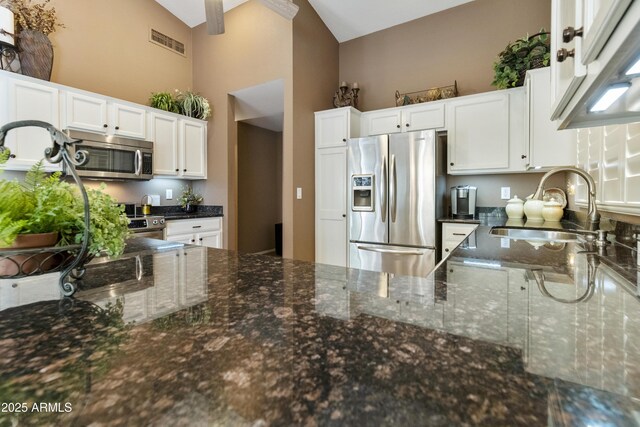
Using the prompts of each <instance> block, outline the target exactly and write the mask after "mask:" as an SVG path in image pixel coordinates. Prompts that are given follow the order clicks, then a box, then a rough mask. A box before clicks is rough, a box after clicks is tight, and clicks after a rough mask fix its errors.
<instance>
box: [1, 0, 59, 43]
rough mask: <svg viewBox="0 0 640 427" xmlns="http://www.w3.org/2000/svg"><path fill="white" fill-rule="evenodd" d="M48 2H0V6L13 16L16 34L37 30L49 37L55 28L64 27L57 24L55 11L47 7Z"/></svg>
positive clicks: (25, 0) (12, 0) (18, 0)
mask: <svg viewBox="0 0 640 427" xmlns="http://www.w3.org/2000/svg"><path fill="white" fill-rule="evenodd" d="M50 1H51V0H44V1H43V2H42V3H35V2H33V1H32V0H0V6H4V7H6V8H7V9H9V10H10V11H11V12H13V14H14V15H15V21H16V30H17V32H20V31H22V30H37V31H40V32H42V33H43V34H44V35H49V34H51V33H53V32H54V31H55V30H56V28H64V25H63V24H61V23H60V22H58V16H57V15H56V9H55V8H54V7H48V5H47V4H48V3H49V2H50Z"/></svg>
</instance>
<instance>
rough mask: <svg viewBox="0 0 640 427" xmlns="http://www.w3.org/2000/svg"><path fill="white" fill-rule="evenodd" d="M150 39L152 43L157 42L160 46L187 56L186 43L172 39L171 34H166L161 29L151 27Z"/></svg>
mask: <svg viewBox="0 0 640 427" xmlns="http://www.w3.org/2000/svg"><path fill="white" fill-rule="evenodd" d="M149 41H150V42H151V43H155V44H157V45H159V46H162V47H165V48H167V49H170V50H172V51H174V52H175V53H179V54H180V55H182V56H186V54H185V48H184V43H182V42H179V41H178V40H175V39H172V38H171V37H169V36H165V35H164V34H162V33H161V32H160V31H156V30H154V29H153V28H152V29H151V34H150V35H149Z"/></svg>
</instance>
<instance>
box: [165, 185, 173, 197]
mask: <svg viewBox="0 0 640 427" xmlns="http://www.w3.org/2000/svg"><path fill="white" fill-rule="evenodd" d="M165 198H166V199H167V200H171V199H173V190H172V189H170V188H167V194H166V197H165Z"/></svg>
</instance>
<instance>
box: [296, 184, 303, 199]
mask: <svg viewBox="0 0 640 427" xmlns="http://www.w3.org/2000/svg"><path fill="white" fill-rule="evenodd" d="M296 199H298V200H301V199H302V187H297V188H296Z"/></svg>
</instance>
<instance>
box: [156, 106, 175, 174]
mask: <svg viewBox="0 0 640 427" xmlns="http://www.w3.org/2000/svg"><path fill="white" fill-rule="evenodd" d="M149 116H150V119H149V120H150V123H151V125H150V126H149V132H150V134H149V138H150V139H151V141H153V174H154V175H168V176H178V175H179V174H180V169H179V168H178V118H177V117H174V116H170V115H168V114H161V113H156V112H152V113H151V114H150V115H149Z"/></svg>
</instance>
